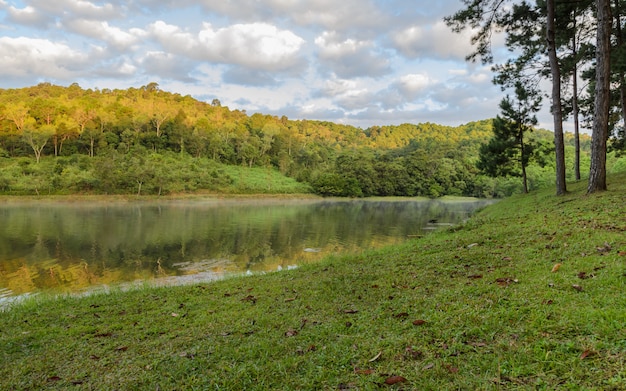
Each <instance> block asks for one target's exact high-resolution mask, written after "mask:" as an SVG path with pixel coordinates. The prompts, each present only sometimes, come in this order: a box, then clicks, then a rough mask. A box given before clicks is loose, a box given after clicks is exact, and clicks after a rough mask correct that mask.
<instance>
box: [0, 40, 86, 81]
mask: <svg viewBox="0 0 626 391" xmlns="http://www.w3.org/2000/svg"><path fill="white" fill-rule="evenodd" d="M0 53H1V54H0V69H2V74H3V75H6V76H13V77H24V76H30V75H35V76H37V77H50V78H55V79H63V80H69V79H71V78H72V77H75V76H76V75H77V74H78V73H80V69H81V67H82V66H83V65H84V64H85V63H86V62H87V60H88V56H87V55H86V54H84V53H81V52H78V51H75V50H74V49H72V48H71V47H69V46H67V45H66V44H64V43H58V42H52V41H49V40H45V39H34V38H26V37H19V38H10V37H2V38H0Z"/></svg>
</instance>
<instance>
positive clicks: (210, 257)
mask: <svg viewBox="0 0 626 391" xmlns="http://www.w3.org/2000/svg"><path fill="white" fill-rule="evenodd" d="M488 202H489V201H464V202H442V201H416V200H410V199H393V200H335V199H332V200H328V199H326V200H256V201H250V200H246V201H242V200H229V201H217V200H207V201H162V202H145V203H121V202H120V203H103V204H95V205H94V204H88V203H86V202H79V203H76V204H67V203H52V202H50V203H35V202H33V203H21V204H18V203H13V204H7V205H4V206H0V218H2V222H3V224H2V226H1V227H0V297H6V296H12V295H20V294H25V293H30V292H38V291H50V290H54V291H64V292H76V291H81V290H84V289H86V288H89V287H93V286H98V285H109V284H118V283H124V282H132V281H145V280H154V279H157V280H159V282H161V283H180V282H187V281H191V282H195V281H199V280H210V279H215V278H219V277H220V276H223V275H226V274H230V273H245V272H258V271H271V270H279V269H283V268H287V267H292V266H294V265H301V264H304V263H308V262H314V261H316V260H319V259H320V258H322V257H324V256H327V255H329V254H336V253H343V252H355V251H360V250H362V249H371V248H378V247H381V246H384V245H388V244H394V243H399V242H402V241H404V240H406V239H407V238H408V237H412V236H419V235H422V234H424V233H425V232H427V230H428V229H429V228H432V227H433V226H445V225H447V224H455V223H458V222H460V221H461V220H463V219H465V218H467V217H468V216H469V214H470V213H472V212H473V211H474V210H476V209H477V208H480V207H482V206H484V205H485V204H486V203H488ZM434 222H436V224H433V223H434Z"/></svg>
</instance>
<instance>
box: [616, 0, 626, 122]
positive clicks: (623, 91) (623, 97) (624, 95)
mask: <svg viewBox="0 0 626 391" xmlns="http://www.w3.org/2000/svg"><path fill="white" fill-rule="evenodd" d="M614 8H615V26H616V30H617V31H616V33H615V35H616V36H617V47H618V48H620V49H623V47H624V38H623V36H622V10H621V8H620V4H619V0H615V7H614ZM619 95H620V101H621V102H620V103H621V104H622V120H623V121H624V127H625V128H626V75H624V72H623V71H620V72H619Z"/></svg>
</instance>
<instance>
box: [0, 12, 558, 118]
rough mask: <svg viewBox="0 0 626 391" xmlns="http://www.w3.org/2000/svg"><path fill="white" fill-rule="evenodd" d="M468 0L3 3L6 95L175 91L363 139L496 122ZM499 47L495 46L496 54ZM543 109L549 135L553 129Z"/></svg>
mask: <svg viewBox="0 0 626 391" xmlns="http://www.w3.org/2000/svg"><path fill="white" fill-rule="evenodd" d="M461 7H462V3H461V1H460V0H442V1H428V2H427V1H414V0H413V1H412V0H341V1H337V0H199V1H191V0H128V1H126V0H109V1H88V0H54V1H52V0H22V1H12V0H0V88H17V87H26V86H30V85H35V84H37V83H40V82H51V83H54V84H60V85H69V84H71V83H74V82H77V83H78V84H80V85H81V87H83V88H101V89H103V88H128V87H139V86H142V85H146V84H148V83H150V82H156V83H158V84H159V86H160V88H161V89H163V90H166V91H171V92H177V93H181V94H183V95H187V94H189V95H191V96H193V97H195V98H197V99H201V100H206V101H211V100H212V99H214V98H217V99H219V100H220V101H221V102H222V105H226V106H229V107H230V108H231V109H245V110H246V111H247V112H248V113H249V114H251V113H254V112H261V113H265V114H273V115H278V116H282V115H286V116H287V117H289V118H290V119H303V118H306V119H318V120H328V121H334V122H338V123H346V124H351V125H355V126H360V127H363V128H366V127H369V126H372V125H389V124H401V123H405V122H409V123H420V122H434V123H438V124H444V125H453V126H455V125H459V124H462V123H466V122H469V121H474V120H480V119H486V118H491V117H494V116H495V115H496V114H497V113H498V111H499V109H498V103H499V101H500V100H501V99H502V97H503V96H504V93H503V92H501V91H500V89H499V87H496V86H493V85H492V83H491V79H492V77H493V75H492V73H491V71H490V67H489V66H484V65H482V64H472V63H467V62H466V61H465V60H464V58H465V56H466V55H467V54H468V52H469V51H470V50H471V47H470V43H469V33H467V34H464V35H459V34H454V33H452V32H450V30H449V29H448V28H447V27H446V26H445V24H444V23H443V21H442V18H443V17H444V16H446V15H450V14H452V13H454V12H455V11H456V10H458V9H460V8H461ZM495 45H496V46H495V48H496V49H498V47H499V45H501V43H500V42H496V43H495ZM544 106H546V108H545V109H544V110H543V111H542V113H541V114H540V115H539V120H540V125H541V126H544V127H546V128H548V129H550V128H551V125H550V124H551V119H550V115H549V113H548V111H547V106H548V101H547V99H546V100H544Z"/></svg>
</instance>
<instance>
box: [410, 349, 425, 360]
mask: <svg viewBox="0 0 626 391" xmlns="http://www.w3.org/2000/svg"><path fill="white" fill-rule="evenodd" d="M405 351H406V353H407V355H408V356H410V357H411V358H413V359H414V360H417V359H419V358H421V357H422V356H423V355H424V353H422V352H421V351H419V350H415V349H413V348H412V347H411V346H409V347H407V348H406V349H405Z"/></svg>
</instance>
